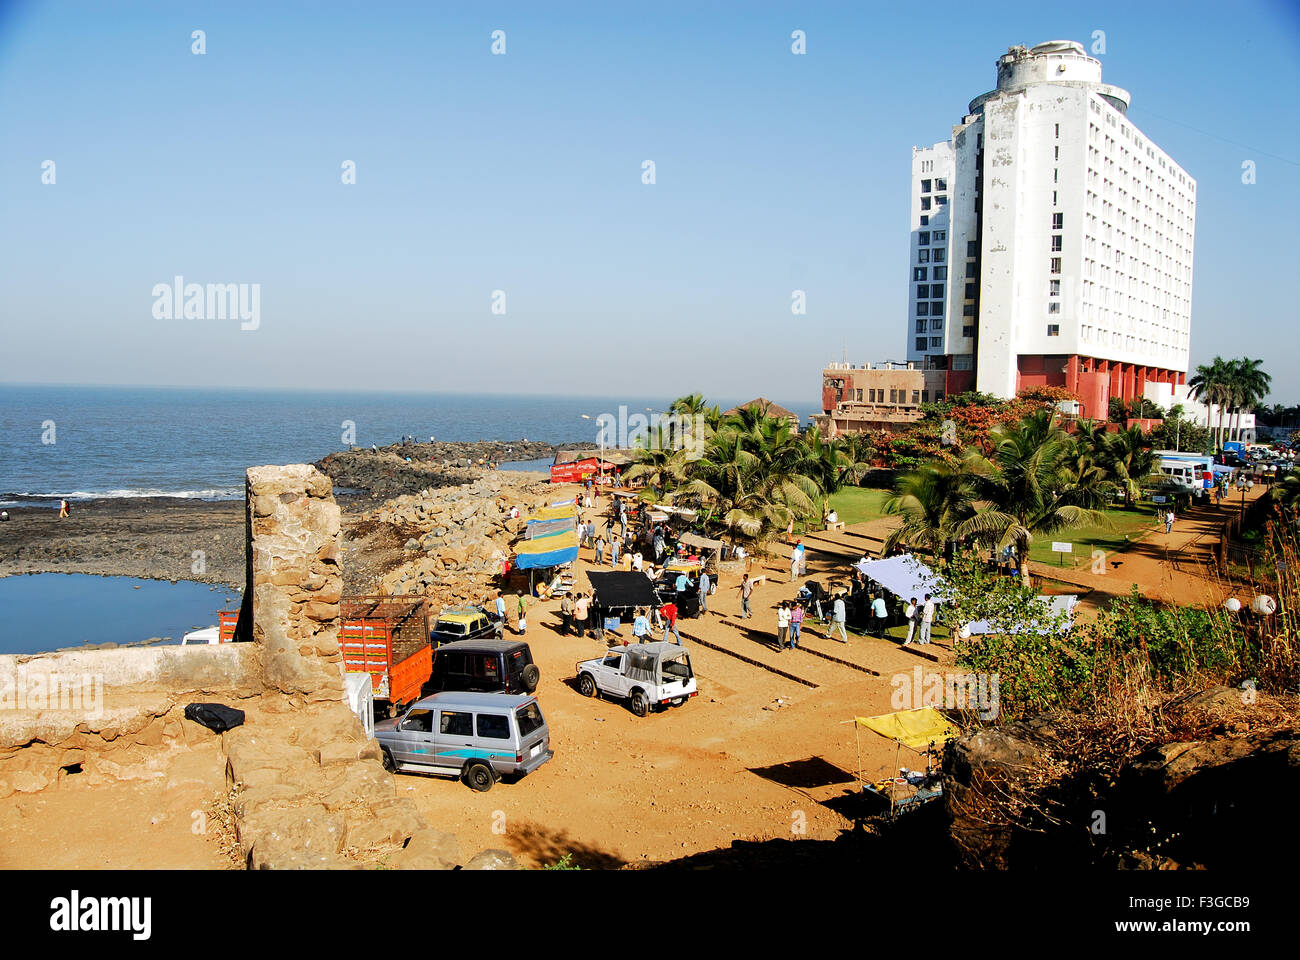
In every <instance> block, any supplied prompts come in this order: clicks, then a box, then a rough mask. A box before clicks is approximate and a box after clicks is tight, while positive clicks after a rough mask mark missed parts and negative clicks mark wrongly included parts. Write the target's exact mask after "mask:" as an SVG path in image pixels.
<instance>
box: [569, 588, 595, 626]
mask: <svg viewBox="0 0 1300 960" xmlns="http://www.w3.org/2000/svg"><path fill="white" fill-rule="evenodd" d="M590 603H591V601H590V599H588V597H587V595H586V594H585V593H580V594H578V599H577V600H574V601H573V622H574V623H576V624H577V625H578V636H580V637H585V636H586V635H587V606H588V605H589V604H590Z"/></svg>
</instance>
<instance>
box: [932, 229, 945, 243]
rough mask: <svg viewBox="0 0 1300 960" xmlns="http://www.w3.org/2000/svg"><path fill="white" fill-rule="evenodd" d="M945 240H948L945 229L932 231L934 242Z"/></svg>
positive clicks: (943, 241)
mask: <svg viewBox="0 0 1300 960" xmlns="http://www.w3.org/2000/svg"><path fill="white" fill-rule="evenodd" d="M947 241H948V231H947V230H936V231H934V242H935V243H946V242H947Z"/></svg>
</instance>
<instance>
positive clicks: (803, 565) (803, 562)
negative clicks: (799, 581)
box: [794, 540, 808, 577]
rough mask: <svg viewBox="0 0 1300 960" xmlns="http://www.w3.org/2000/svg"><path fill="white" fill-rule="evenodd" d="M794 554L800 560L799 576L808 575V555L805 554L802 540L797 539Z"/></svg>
mask: <svg viewBox="0 0 1300 960" xmlns="http://www.w3.org/2000/svg"><path fill="white" fill-rule="evenodd" d="M794 555H795V558H796V559H797V560H798V561H799V576H801V577H806V576H807V575H808V566H807V557H806V556H805V555H804V548H803V541H802V540H796V541H795V544H794Z"/></svg>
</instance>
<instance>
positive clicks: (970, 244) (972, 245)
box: [966, 240, 979, 257]
mask: <svg viewBox="0 0 1300 960" xmlns="http://www.w3.org/2000/svg"><path fill="white" fill-rule="evenodd" d="M978 248H979V245H978V244H977V243H976V242H975V241H974V240H967V241H966V256H968V257H974V256H976V255H977V254H976V252H975V251H976V250H977V249H978Z"/></svg>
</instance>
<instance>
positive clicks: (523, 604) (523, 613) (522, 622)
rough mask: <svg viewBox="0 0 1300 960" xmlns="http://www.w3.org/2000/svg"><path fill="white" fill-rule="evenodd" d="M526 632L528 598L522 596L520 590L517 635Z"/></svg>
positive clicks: (522, 593)
mask: <svg viewBox="0 0 1300 960" xmlns="http://www.w3.org/2000/svg"><path fill="white" fill-rule="evenodd" d="M527 632H528V598H527V597H526V596H524V592H523V591H522V590H520V591H519V634H520V635H521V636H522V635H523V634H525V633H527Z"/></svg>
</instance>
